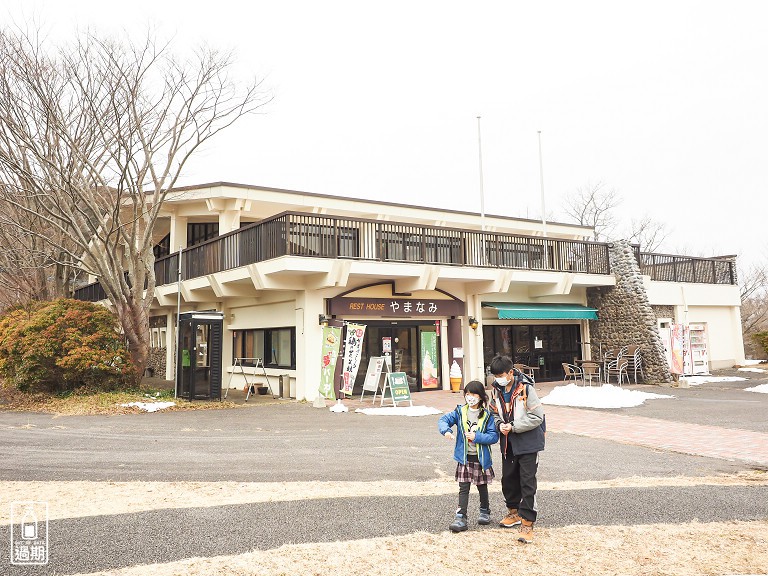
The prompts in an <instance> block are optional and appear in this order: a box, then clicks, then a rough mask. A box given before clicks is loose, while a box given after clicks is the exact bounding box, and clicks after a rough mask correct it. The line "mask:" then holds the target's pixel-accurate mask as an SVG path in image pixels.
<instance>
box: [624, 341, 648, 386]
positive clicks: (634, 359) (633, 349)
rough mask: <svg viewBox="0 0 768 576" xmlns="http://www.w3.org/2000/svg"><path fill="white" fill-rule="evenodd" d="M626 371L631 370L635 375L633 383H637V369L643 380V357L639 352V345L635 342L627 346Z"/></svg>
mask: <svg viewBox="0 0 768 576" xmlns="http://www.w3.org/2000/svg"><path fill="white" fill-rule="evenodd" d="M626 354H627V356H626V357H627V362H629V364H628V365H627V372H630V371H631V372H632V373H633V374H634V375H635V384H637V371H638V370H639V371H640V376H641V377H642V379H643V382H645V372H643V357H642V355H641V354H640V346H638V345H637V344H631V345H630V346H627V353H626Z"/></svg>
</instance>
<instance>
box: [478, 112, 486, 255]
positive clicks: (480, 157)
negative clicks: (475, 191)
mask: <svg viewBox="0 0 768 576" xmlns="http://www.w3.org/2000/svg"><path fill="white" fill-rule="evenodd" d="M477 154H478V165H479V168H480V228H481V231H482V232H481V237H482V249H483V254H482V257H481V259H480V264H486V263H487V262H488V256H487V254H486V253H485V193H484V191H483V142H482V138H481V136H480V116H478V117H477Z"/></svg>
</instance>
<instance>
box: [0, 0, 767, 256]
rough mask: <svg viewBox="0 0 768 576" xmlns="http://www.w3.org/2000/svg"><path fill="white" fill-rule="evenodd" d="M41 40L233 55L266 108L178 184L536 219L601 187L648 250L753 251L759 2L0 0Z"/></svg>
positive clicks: (761, 165)
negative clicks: (120, 37) (647, 238)
mask: <svg viewBox="0 0 768 576" xmlns="http://www.w3.org/2000/svg"><path fill="white" fill-rule="evenodd" d="M3 4H5V6H6V13H7V14H9V17H11V18H13V19H14V20H16V21H17V23H18V22H20V21H24V20H25V19H29V18H30V17H31V16H33V15H34V16H35V17H36V18H38V19H39V20H40V21H41V22H42V24H43V25H44V27H45V28H46V29H47V30H49V31H50V32H51V38H66V37H67V36H71V35H72V34H73V33H74V30H75V29H76V28H77V27H80V28H83V27H86V26H91V27H93V28H96V29H102V30H104V31H120V30H121V29H127V30H129V31H137V30H139V31H141V30H146V27H147V25H148V23H152V24H154V25H156V26H157V27H158V28H159V29H160V31H161V32H162V33H163V34H164V35H166V36H169V35H173V36H175V38H176V40H177V41H178V43H179V47H180V49H182V48H183V46H187V45H194V44H196V43H198V42H202V41H205V42H207V43H210V44H212V45H214V46H219V47H223V48H233V49H234V50H235V51H236V54H237V59H238V65H239V69H240V71H241V72H242V73H243V77H244V78H245V77H247V75H248V74H255V75H256V76H259V77H264V78H265V85H266V86H268V87H269V88H270V89H271V90H272V91H273V92H274V96H275V98H274V101H273V102H272V104H270V105H269V107H268V108H267V109H266V110H265V111H264V112H265V114H262V115H258V116H253V117H249V118H247V119H245V120H243V121H242V122H241V124H240V125H239V126H237V127H235V128H233V129H231V130H230V131H229V132H225V133H222V134H221V135H220V137H219V138H218V140H216V141H214V142H213V143H212V145H211V146H209V147H208V148H207V149H206V151H205V152H204V153H203V154H202V155H200V156H199V157H198V159H197V161H196V162H194V163H193V165H192V166H190V169H189V170H188V172H187V176H186V178H185V183H187V184H194V183H203V182H210V181H218V180H224V181H231V182H240V183H245V184H254V185H262V186H271V187H277V188H287V189H293V190H301V191H307V192H317V193H325V194H334V195H340V196H351V197H358V198H371V199H380V200H391V201H393V202H401V203H413V204H419V205H426V206H435V207H445V208H454V209H461V210H470V211H475V212H479V211H480V193H479V190H480V186H479V177H478V138H477V119H476V117H477V116H478V115H480V116H482V120H481V126H482V149H483V172H484V190H485V194H484V197H485V209H486V212H487V213H490V214H508V215H510V216H522V217H530V218H540V216H541V186H540V179H539V148H538V135H537V132H538V131H539V130H540V131H541V136H542V150H543V154H542V159H543V167H544V197H545V203H546V211H547V213H548V215H549V217H550V219H554V220H558V221H566V220H567V218H566V217H565V216H564V215H563V214H562V212H560V211H559V205H560V204H561V203H562V199H563V197H564V196H565V195H566V194H568V193H572V192H573V191H574V190H576V189H577V188H579V187H584V186H586V185H587V184H588V183H590V182H592V183H594V182H598V181H602V182H604V183H605V185H606V186H608V187H611V188H615V189H616V190H618V191H619V192H620V194H621V195H622V197H623V198H624V202H623V204H622V207H621V212H622V215H623V217H624V218H626V219H627V220H628V219H629V218H630V217H633V216H634V217H636V218H637V217H640V216H642V215H643V214H645V213H647V214H649V215H650V216H651V217H652V218H654V219H656V220H659V221H663V222H665V223H667V225H668V227H669V228H670V229H671V230H672V234H671V235H670V237H669V238H668V240H667V242H666V245H665V246H664V251H667V252H673V253H679V252H682V251H687V252H688V253H693V254H697V255H705V256H711V255H724V254H739V255H740V256H742V257H743V259H742V264H748V263H750V262H757V261H765V260H768V236H767V235H766V226H765V222H766V210H765V207H766V205H767V204H768V201H766V188H767V186H766V185H767V184H768V177H767V176H766V174H767V171H766V167H767V166H768V115H767V114H766V108H767V107H768V65H767V64H766V62H767V61H768V60H767V58H768V33H766V26H767V23H768V3H766V2H764V1H760V0H754V1H739V0H729V1H725V0H723V1H706V0H698V1H675V0H665V1H656V0H650V1H648V0H644V1H642V2H640V1H635V2H625V1H620V0H609V1H590V0H578V1H574V0H560V1H545V0H542V1H538V2H532V1H527V2H521V1H516V0H506V1H496V0H490V1H477V2H455V1H451V0H441V1H438V0H410V1H401V0H388V1H387V2H366V1H364V0H356V1H348V2H346V1H338V0H324V1H317V0H314V1H291V0H271V1H269V2H266V1H260V0H254V1H251V2H232V1H227V0H219V1H218V2H210V1H209V2H205V3H203V2H195V1H184V2H181V1H177V0H153V1H146V0H132V1H131V2H109V1H105V0H99V1H91V0H82V1H74V0H71V1H67V0H46V1H43V0H25V1H24V2H21V0H17V1H16V2H10V1H7V0H3Z"/></svg>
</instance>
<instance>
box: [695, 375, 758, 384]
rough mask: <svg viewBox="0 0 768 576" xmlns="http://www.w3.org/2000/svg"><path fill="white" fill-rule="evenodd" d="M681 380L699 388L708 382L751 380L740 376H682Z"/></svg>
mask: <svg viewBox="0 0 768 576" xmlns="http://www.w3.org/2000/svg"><path fill="white" fill-rule="evenodd" d="M680 379H681V380H683V379H685V381H686V382H688V385H689V386H698V385H699V384H705V383H707V382H739V381H741V380H749V378H741V377H740V376H712V375H705V376H680Z"/></svg>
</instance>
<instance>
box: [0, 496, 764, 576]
mask: <svg viewBox="0 0 768 576" xmlns="http://www.w3.org/2000/svg"><path fill="white" fill-rule="evenodd" d="M498 498H499V497H498V496H496V499H498ZM539 503H540V509H541V510H542V514H541V516H540V519H539V522H537V525H540V526H543V527H553V526H566V525H571V524H601V525H606V524H607V525H611V524H621V525H632V524H648V523H652V522H670V523H678V522H690V521H693V520H698V521H701V522H713V521H719V520H759V519H764V518H765V517H766V516H767V515H768V505H766V503H768V487H765V486H762V487H756V486H738V487H723V486H694V487H689V488H670V487H660V488H643V489H637V488H633V489H628V488H624V489H611V490H576V491H543V492H540V493H539ZM500 504H501V502H499V501H495V502H494V501H492V508H493V510H492V512H493V518H494V523H493V524H491V525H490V526H487V527H480V526H477V525H476V524H475V522H476V514H475V510H474V507H475V506H476V505H477V495H476V493H473V494H472V495H471V497H470V514H469V516H470V521H471V522H472V530H471V531H470V532H468V533H467V534H463V535H457V538H472V539H473V541H475V542H476V538H477V530H487V529H494V528H497V526H496V525H495V521H497V520H498V518H499V517H500V514H499V511H500V509H501V506H500ZM455 505H456V497H455V496H451V495H445V496H433V497H418V498H414V497H400V498H376V497H370V498H365V500H364V501H362V500H360V499H353V498H339V499H333V500H307V501H293V502H280V503H259V504H241V505H236V506H218V507H213V508H190V509H175V510H158V511H151V512H142V513H135V514H119V515H113V516H103V517H92V518H75V519H65V520H57V521H53V522H51V523H50V526H49V534H50V535H51V544H50V558H51V562H50V565H49V566H47V567H39V568H35V567H18V568H15V569H14V568H13V567H12V569H11V570H10V572H9V574H11V575H14V576H15V575H37V574H53V573H55V574H74V573H78V572H90V571H95V570H107V569H114V568H120V567H124V566H133V565H136V564H150V563H155V562H171V561H174V560H181V559H184V558H191V557H197V556H202V557H205V556H217V555H226V554H240V553H244V552H249V551H252V550H254V549H259V550H267V549H272V548H277V547H279V546H282V545H284V544H291V543H297V542H337V541H344V540H357V539H364V538H374V537H380V536H389V535H404V534H413V533H415V532H419V531H424V532H432V533H434V532H442V531H445V530H446V529H447V526H448V524H449V523H450V522H451V520H452V517H453V510H454V509H455ZM4 528H5V530H0V541H5V542H7V541H8V534H7V527H4ZM54 570H55V572H54Z"/></svg>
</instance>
